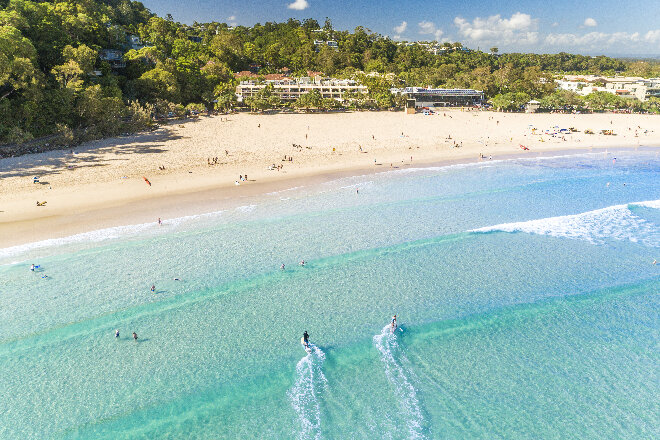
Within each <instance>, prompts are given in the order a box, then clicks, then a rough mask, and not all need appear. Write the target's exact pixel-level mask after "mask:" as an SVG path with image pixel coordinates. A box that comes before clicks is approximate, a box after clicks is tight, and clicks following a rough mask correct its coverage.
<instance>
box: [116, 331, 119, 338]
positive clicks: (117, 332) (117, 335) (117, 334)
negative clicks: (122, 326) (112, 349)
mask: <svg viewBox="0 0 660 440" xmlns="http://www.w3.org/2000/svg"><path fill="white" fill-rule="evenodd" d="M118 337H119V329H117V330H115V338H118Z"/></svg>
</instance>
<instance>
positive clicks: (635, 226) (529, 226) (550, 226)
mask: <svg viewBox="0 0 660 440" xmlns="http://www.w3.org/2000/svg"><path fill="white" fill-rule="evenodd" d="M631 206H644V207H650V208H656V209H660V200H651V201H646V202H636V203H630V204H627V205H614V206H608V207H607V208H602V209H596V210H594V211H588V212H584V213H581V214H574V215H563V216H559V217H549V218H542V219H538V220H529V221H525V222H515V223H503V224H500V225H496V226H487V227H485V228H479V229H474V230H472V231H471V232H494V231H501V232H525V233H528V234H538V235H550V236H553V237H563V238H572V239H578V240H586V241H589V242H591V243H596V244H599V243H603V241H604V240H608V239H613V240H622V241H623V240H628V241H631V242H635V243H642V244H644V245H646V246H652V247H660V229H659V228H658V225H656V224H654V223H651V222H649V221H647V220H644V219H643V218H641V217H638V216H636V215H635V214H634V213H633V212H632V211H631V210H630V207H631Z"/></svg>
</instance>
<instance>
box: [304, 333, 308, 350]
mask: <svg viewBox="0 0 660 440" xmlns="http://www.w3.org/2000/svg"><path fill="white" fill-rule="evenodd" d="M303 342H304V343H305V348H309V335H308V334H307V330H305V333H303Z"/></svg>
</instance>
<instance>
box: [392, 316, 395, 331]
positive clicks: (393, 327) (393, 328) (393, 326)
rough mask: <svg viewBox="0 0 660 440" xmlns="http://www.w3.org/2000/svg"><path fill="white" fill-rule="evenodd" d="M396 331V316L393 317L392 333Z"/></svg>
mask: <svg viewBox="0 0 660 440" xmlns="http://www.w3.org/2000/svg"><path fill="white" fill-rule="evenodd" d="M394 330H396V315H394V316H392V333H394Z"/></svg>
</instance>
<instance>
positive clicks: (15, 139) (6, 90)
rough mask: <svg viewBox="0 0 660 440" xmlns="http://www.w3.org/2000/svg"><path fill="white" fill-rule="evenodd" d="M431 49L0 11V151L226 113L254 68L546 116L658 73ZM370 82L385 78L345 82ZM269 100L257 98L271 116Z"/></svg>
mask: <svg viewBox="0 0 660 440" xmlns="http://www.w3.org/2000/svg"><path fill="white" fill-rule="evenodd" d="M315 41H323V42H326V41H332V42H336V45H334V46H332V47H331V46H329V45H326V44H322V45H318V44H315ZM442 47H443V50H442V51H441V53H437V54H436V53H433V52H431V51H429V50H427V48H426V47H425V46H423V45H420V44H400V43H397V42H395V41H393V40H391V39H389V38H388V37H386V36H383V35H380V34H377V33H373V32H371V31H369V30H368V29H366V28H364V27H361V26H358V27H357V28H355V29H354V30H353V31H346V30H336V29H334V28H333V26H332V23H331V21H330V20H329V19H326V20H325V22H324V23H323V24H320V23H318V22H317V21H316V20H313V19H307V20H303V21H299V20H294V19H289V20H288V21H286V22H284V23H271V22H268V23H265V24H255V25H254V26H252V27H245V26H237V27H231V26H228V25H227V24H225V23H217V22H212V23H193V24H192V25H186V24H182V23H177V22H175V21H174V20H173V19H172V17H171V16H169V15H168V16H166V17H164V18H163V17H158V16H156V15H155V14H153V13H151V12H150V11H149V10H148V9H147V8H145V7H144V5H142V3H140V2H135V1H129V0H103V1H100V0H97V1H94V0H69V1H27V0H0V143H8V142H9V143H20V142H24V141H27V140H30V139H32V138H37V137H42V136H48V135H53V134H58V135H61V136H62V137H63V138H64V139H67V142H75V141H84V140H87V139H94V138H98V137H103V136H112V135H116V134H119V133H121V132H126V131H133V130H138V129H142V128H144V127H146V126H147V125H149V124H150V122H151V120H152V119H153V117H154V116H156V115H158V114H182V113H184V112H185V111H186V108H188V109H189V110H190V109H196V111H198V110H199V109H204V108H206V109H214V108H216V109H225V108H229V107H231V106H233V105H235V95H234V90H235V86H236V81H237V80H236V77H235V72H241V71H245V70H252V71H254V70H255V69H257V68H258V69H259V74H268V73H275V72H278V71H280V70H281V69H282V68H288V69H290V70H291V71H292V73H293V74H294V75H300V76H304V75H307V71H320V72H323V73H324V74H326V75H328V76H335V77H340V78H357V79H360V80H361V81H363V82H369V84H367V85H368V86H369V94H370V97H369V98H370V99H371V104H370V105H372V106H376V107H387V106H392V105H394V104H395V103H394V102H393V99H392V98H391V97H390V96H389V94H388V93H386V91H387V90H388V89H389V88H390V87H401V86H427V85H430V86H433V87H439V86H442V87H461V88H463V87H465V88H467V87H469V88H475V89H478V90H483V91H484V93H485V95H486V97H487V98H489V99H494V100H495V102H503V98H502V97H503V96H510V97H512V99H514V98H515V99H518V100H520V99H523V98H525V97H527V98H535V99H540V100H543V101H542V102H543V103H544V104H546V105H552V104H553V103H557V102H560V101H561V100H562V99H563V98H566V99H569V101H570V100H571V99H574V97H573V96H570V97H567V96H564V95H557V94H556V92H555V90H554V81H553V78H554V77H555V76H556V75H558V74H562V73H579V74H603V75H613V74H614V73H615V72H619V73H625V74H630V75H635V76H645V77H650V76H660V67H659V66H658V65H657V64H652V63H649V62H641V61H623V60H618V59H613V58H609V57H605V56H599V57H591V56H583V55H572V54H567V53H559V54H531V53H526V54H523V53H507V54H502V55H498V54H497V52H498V51H497V48H492V49H491V52H490V53H485V52H481V51H474V50H468V49H466V48H464V47H463V46H462V45H461V44H460V43H443V45H442ZM436 52H437V51H436ZM372 71H375V72H379V73H381V74H390V75H387V76H385V75H383V76H382V77H379V78H377V79H373V78H371V79H368V78H367V77H365V76H356V75H359V73H358V72H372ZM386 78H387V79H386ZM507 94H508V95H507ZM275 98H276V97H275ZM275 98H273V97H272V96H269V97H264V99H265V100H266V102H268V104H269V105H271V106H277V105H281V103H280V102H278V99H275ZM315 98H317V97H313V96H310V97H306V98H305V102H303V103H298V106H299V107H304V106H305V105H311V104H310V103H312V102H314V103H316V102H315V101H316V100H317V99H315ZM358 98H360V97H356V99H358ZM601 101H602V99H601ZM562 102H563V101H562ZM594 102H595V101H594ZM252 104H259V102H253V103H252ZM316 104H318V103H316ZM326 104H327V106H331V105H335V104H336V103H326ZM624 104H625V103H624ZM598 105H600V106H601V107H602V106H603V105H612V103H609V104H608V103H602V102H600V101H598ZM614 105H618V104H616V103H615V104H614ZM655 105H656V107H657V103H656V104H655ZM255 108H256V107H255Z"/></svg>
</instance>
